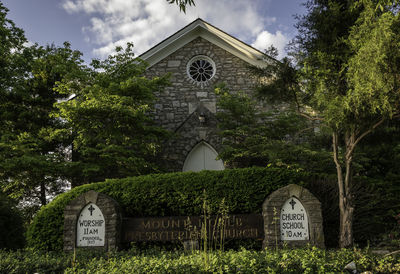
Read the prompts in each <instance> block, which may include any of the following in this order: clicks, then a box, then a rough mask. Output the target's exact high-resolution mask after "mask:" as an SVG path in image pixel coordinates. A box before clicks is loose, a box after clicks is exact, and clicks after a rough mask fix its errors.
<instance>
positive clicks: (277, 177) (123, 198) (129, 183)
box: [27, 168, 307, 250]
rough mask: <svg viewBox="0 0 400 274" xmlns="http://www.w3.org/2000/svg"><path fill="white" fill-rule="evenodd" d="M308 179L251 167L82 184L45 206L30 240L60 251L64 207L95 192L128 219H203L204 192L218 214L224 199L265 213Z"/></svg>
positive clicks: (238, 208) (235, 207) (239, 208)
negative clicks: (265, 206)
mask: <svg viewBox="0 0 400 274" xmlns="http://www.w3.org/2000/svg"><path fill="white" fill-rule="evenodd" d="M306 178H307V174H306V173H304V172H299V171H296V170H291V169H286V168H285V169H277V168H267V169H265V168H264V169H263V168H249V169H233V170H224V171H202V172H199V173H194V172H188V173H169V174H153V175H146V176H139V177H131V178H125V179H112V180H106V181H105V182H102V183H95V184H88V185H83V186H79V187H76V188H73V189H72V190H71V191H69V192H67V193H64V194H61V195H59V196H58V197H57V198H56V199H54V201H52V202H51V203H50V204H48V205H46V206H44V207H42V208H41V210H40V211H39V212H38V214H37V215H36V217H35V218H34V220H33V222H32V224H31V225H30V227H29V229H28V232H27V240H28V244H29V246H31V247H34V248H37V249H41V250H60V249H62V245H63V243H62V235H63V223H64V220H63V218H64V217H63V211H64V208H65V206H66V204H67V203H68V202H69V201H71V200H73V199H74V198H76V197H77V196H79V195H80V194H82V193H84V192H86V191H89V190H91V189H93V190H95V191H98V192H101V193H104V194H107V195H109V196H110V197H112V198H114V199H115V200H116V201H118V203H119V204H120V206H121V208H122V212H123V214H124V215H125V216H135V217H139V216H186V215H188V216H190V215H192V216H193V215H194V216H196V215H197V216H200V215H201V214H202V204H203V200H202V193H203V190H206V192H207V198H208V201H209V207H210V210H211V212H217V210H218V208H219V206H220V203H221V200H222V199H224V200H225V205H226V206H227V207H228V208H229V213H233V214H234V213H255V212H261V205H262V203H263V201H264V199H265V198H266V197H267V195H268V194H269V193H271V192H272V191H274V190H276V189H278V188H280V187H282V186H284V185H287V184H291V183H294V184H300V185H304V183H303V182H304V181H305V180H306Z"/></svg>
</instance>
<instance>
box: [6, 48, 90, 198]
mask: <svg viewBox="0 0 400 274" xmlns="http://www.w3.org/2000/svg"><path fill="white" fill-rule="evenodd" d="M21 54H22V55H23V60H24V65H23V67H22V65H21V66H20V68H21V67H22V68H23V69H24V71H23V76H19V77H21V79H20V80H19V81H18V84H17V85H10V86H9V87H8V89H7V90H6V91H5V92H4V93H3V96H4V97H3V98H4V100H3V101H2V102H1V103H0V109H1V110H2V111H1V113H2V117H1V120H2V122H3V125H4V127H3V132H2V133H3V134H2V136H1V142H0V159H1V162H2V165H1V169H0V180H1V182H2V190H3V191H4V192H5V193H7V194H8V195H9V196H10V197H12V198H15V199H24V200H25V201H26V202H30V203H31V204H32V205H34V204H38V203H40V204H41V205H45V204H46V203H47V199H48V198H49V197H51V196H54V195H56V194H58V193H60V192H61V191H62V188H63V187H64V185H65V181H64V180H63V179H64V178H65V163H64V162H65V151H64V149H63V148H64V146H63V143H60V142H59V140H54V139H52V138H49V132H50V131H52V130H54V129H55V128H62V127H63V123H62V121H60V120H58V119H55V118H54V117H51V116H50V114H51V113H52V112H53V111H54V110H55V107H54V104H55V103H56V102H57V101H58V100H61V99H62V97H60V94H58V93H56V92H55V91H54V90H53V88H54V87H55V85H56V83H57V82H58V81H60V80H61V79H64V78H68V77H72V75H74V74H75V73H76V72H77V71H78V72H79V71H80V70H81V63H82V60H81V59H80V55H81V53H80V52H78V51H72V50H71V49H70V46H69V44H68V43H66V44H65V45H64V47H62V48H61V47H60V48H57V47H55V46H47V47H40V46H37V45H34V46H32V47H25V48H24V49H23V53H21ZM74 77H75V76H74Z"/></svg>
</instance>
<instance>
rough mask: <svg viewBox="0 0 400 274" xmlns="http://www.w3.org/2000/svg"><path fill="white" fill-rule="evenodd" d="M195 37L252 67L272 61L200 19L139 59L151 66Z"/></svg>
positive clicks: (261, 65)
mask: <svg viewBox="0 0 400 274" xmlns="http://www.w3.org/2000/svg"><path fill="white" fill-rule="evenodd" d="M197 37H202V38H204V39H206V40H207V41H209V42H211V43H213V44H215V45H217V46H219V47H221V48H223V49H225V50H227V51H228V52H230V53H232V54H233V55H236V56H237V57H239V58H241V59H243V60H244V61H246V62H248V63H250V64H251V65H254V66H258V67H264V66H266V65H267V64H268V63H269V62H271V60H274V59H273V58H272V57H270V56H268V55H266V54H265V53H263V52H261V51H259V50H258V49H256V48H254V47H252V46H250V45H248V44H246V43H245V42H243V41H241V40H239V39H237V38H236V37H234V36H232V35H230V34H228V33H226V32H225V31H223V30H221V29H219V28H217V27H215V26H214V25H212V24H210V23H208V22H207V21H205V20H204V19H202V18H200V17H199V18H197V19H195V20H193V21H192V22H191V23H189V24H188V25H186V26H185V27H183V28H181V29H180V30H178V31H177V32H175V33H174V34H172V35H171V36H169V37H168V38H166V39H164V40H163V41H161V42H160V43H158V44H157V45H155V46H154V47H152V48H150V49H149V50H148V51H146V52H144V53H143V54H141V55H140V56H139V57H140V58H142V59H143V60H145V61H147V62H148V63H149V65H150V66H153V65H154V64H156V63H157V62H159V61H161V60H162V59H163V58H165V57H167V56H168V55H170V54H172V53H173V52H175V51H176V50H178V49H179V48H181V47H183V46H184V45H186V44H187V43H189V42H191V41H193V40H194V39H195V38H197Z"/></svg>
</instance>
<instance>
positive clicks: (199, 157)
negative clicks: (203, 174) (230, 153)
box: [183, 142, 225, 171]
mask: <svg viewBox="0 0 400 274" xmlns="http://www.w3.org/2000/svg"><path fill="white" fill-rule="evenodd" d="M217 156H218V153H217V152H216V151H215V149H214V148H212V146H210V145H209V144H207V143H206V142H201V143H199V144H197V145H196V146H195V147H194V148H193V149H192V150H191V151H190V152H189V154H188V156H187V157H186V160H185V163H184V165H183V171H200V170H224V169H225V167H224V163H223V162H222V160H221V159H219V160H217V159H216V158H217Z"/></svg>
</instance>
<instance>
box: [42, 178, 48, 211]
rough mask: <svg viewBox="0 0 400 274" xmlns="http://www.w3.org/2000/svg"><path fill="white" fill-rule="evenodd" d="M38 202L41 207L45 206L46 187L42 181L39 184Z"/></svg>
mask: <svg viewBox="0 0 400 274" xmlns="http://www.w3.org/2000/svg"><path fill="white" fill-rule="evenodd" d="M40 202H41V204H42V206H44V205H46V204H47V200H46V185H45V183H44V181H42V182H41V183H40Z"/></svg>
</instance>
